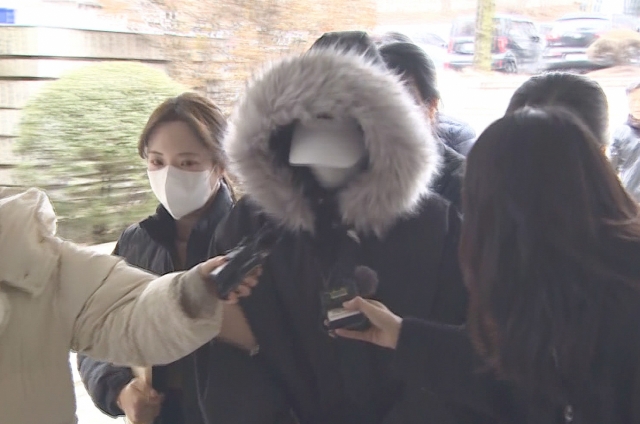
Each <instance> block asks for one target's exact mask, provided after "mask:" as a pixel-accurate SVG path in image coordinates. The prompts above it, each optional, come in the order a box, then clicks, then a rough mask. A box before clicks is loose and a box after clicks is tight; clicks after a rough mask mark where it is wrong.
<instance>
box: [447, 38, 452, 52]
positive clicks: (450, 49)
mask: <svg viewBox="0 0 640 424" xmlns="http://www.w3.org/2000/svg"><path fill="white" fill-rule="evenodd" d="M447 53H453V40H449V48H448V49H447Z"/></svg>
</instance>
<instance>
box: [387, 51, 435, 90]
mask: <svg viewBox="0 0 640 424" xmlns="http://www.w3.org/2000/svg"><path fill="white" fill-rule="evenodd" d="M380 55H381V56H382V59H383V60H384V62H385V64H386V65H387V68H389V69H391V70H392V71H394V72H396V73H397V74H398V75H400V76H402V77H403V78H406V79H408V80H409V82H411V83H412V84H415V86H416V88H417V89H418V91H419V92H420V97H421V98H422V101H424V102H425V103H432V102H435V101H438V100H440V93H439V92H438V88H437V82H436V67H435V64H434V63H433V60H431V58H430V57H429V56H428V55H427V54H426V53H425V52H424V50H422V49H421V48H420V47H418V46H417V45H415V44H413V43H411V42H394V43H389V44H384V45H382V46H381V47H380Z"/></svg>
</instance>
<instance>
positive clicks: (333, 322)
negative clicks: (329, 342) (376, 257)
mask: <svg viewBox="0 0 640 424" xmlns="http://www.w3.org/2000/svg"><path fill="white" fill-rule="evenodd" d="M336 280H337V281H336ZM336 280H334V282H333V284H332V285H331V287H335V288H334V289H331V290H328V291H325V292H324V293H323V294H322V307H323V310H324V315H325V318H326V320H325V327H326V328H327V329H328V330H335V329H338V328H345V329H348V330H359V331H362V330H366V329H367V328H368V327H369V325H370V323H369V320H367V318H366V317H365V316H364V315H363V314H362V313H361V312H358V311H348V310H346V309H344V308H343V306H342V304H343V303H344V302H347V301H349V300H351V299H353V298H355V297H357V296H362V297H371V296H373V295H374V294H375V293H376V290H377V289H378V274H377V273H376V272H375V271H374V270H373V269H371V268H369V267H367V266H362V265H361V266H357V267H355V269H354V270H353V273H352V275H351V276H344V275H342V276H339V277H337V278H336Z"/></svg>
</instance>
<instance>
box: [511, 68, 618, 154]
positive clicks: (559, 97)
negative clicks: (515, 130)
mask: <svg viewBox="0 0 640 424" xmlns="http://www.w3.org/2000/svg"><path fill="white" fill-rule="evenodd" d="M527 106H530V107H544V106H560V107H564V108H567V109H569V110H570V111H571V112H573V113H574V114H575V115H576V116H577V117H578V118H580V119H582V120H583V121H584V123H585V124H586V125H587V127H588V128H589V129H590V130H591V131H592V132H593V134H594V135H595V136H596V139H597V141H598V144H599V146H600V147H604V146H606V145H607V144H608V138H609V137H608V127H609V105H608V103H607V96H606V95H605V93H604V91H603V90H602V87H600V84H598V83H597V82H595V81H594V80H592V79H590V78H587V77H585V76H582V75H575V74H569V73H563V72H550V73H548V74H543V75H537V76H534V77H532V78H530V79H529V80H528V81H526V82H525V83H524V84H522V85H521V86H520V88H518V89H517V90H516V92H515V93H514V94H513V96H512V97H511V101H510V102H509V107H508V108H507V114H509V113H513V112H515V111H517V110H519V109H521V108H523V107H527Z"/></svg>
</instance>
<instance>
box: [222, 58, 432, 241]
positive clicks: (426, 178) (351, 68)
mask: <svg viewBox="0 0 640 424" xmlns="http://www.w3.org/2000/svg"><path fill="white" fill-rule="evenodd" d="M321 116H333V117H350V118H355V119H356V120H357V121H358V122H359V124H360V126H361V128H362V130H363V133H364V140H365V146H366V148H367V151H368V159H369V164H368V167H367V168H366V169H365V170H364V171H362V172H361V173H360V174H359V175H357V176H356V177H355V178H354V179H353V180H351V181H350V182H349V183H348V184H347V186H345V187H344V188H343V189H341V190H340V192H339V193H338V208H339V211H340V214H341V218H342V221H343V223H344V224H346V225H349V226H353V227H354V228H355V229H356V230H358V231H359V232H363V233H375V234H377V235H378V236H380V235H382V234H383V233H384V232H385V230H387V229H388V228H389V227H390V226H391V225H393V223H394V222H396V220H397V219H398V218H400V217H402V216H404V215H406V214H410V213H412V212H413V211H414V210H415V209H416V207H417V205H418V203H419V201H420V199H421V198H422V197H423V196H425V195H428V194H429V185H430V182H431V180H432V178H433V177H434V175H435V174H436V173H437V170H438V166H439V162H440V154H439V149H438V145H437V143H438V142H437V141H436V140H435V138H434V136H433V132H432V129H431V128H430V127H429V124H428V122H427V120H426V119H425V117H424V114H423V112H422V110H421V109H420V107H419V106H418V105H416V104H415V103H414V101H413V99H412V97H411V95H410V94H409V93H408V91H407V90H406V89H405V88H404V85H403V84H402V82H401V81H400V80H399V78H398V77H397V76H395V75H394V74H392V73H391V72H389V71H387V70H386V69H383V68H382V67H381V66H380V65H375V64H372V63H371V62H369V61H368V59H366V58H364V57H363V56H361V55H358V54H355V53H350V52H344V51H336V50H332V49H319V50H311V51H309V52H307V53H305V54H303V55H301V56H296V57H291V58H287V59H284V60H282V61H280V62H278V63H276V64H274V65H272V66H271V67H270V68H269V69H267V70H266V71H265V72H263V73H262V74H261V75H259V76H258V77H257V78H256V79H255V80H254V81H253V82H252V83H250V84H249V86H248V88H247V90H246V92H245V95H244V97H243V98H242V99H241V100H240V102H239V104H238V106H237V108H236V110H235V112H234V114H233V115H232V117H231V120H230V125H229V130H228V133H227V136H226V138H225V148H226V150H227V152H228V154H229V156H230V159H231V163H232V167H233V171H234V172H235V174H236V175H237V177H238V178H239V179H240V182H241V183H242V184H243V189H244V191H245V192H246V193H247V194H248V195H249V196H250V197H251V199H252V200H253V201H254V202H255V203H257V204H258V206H260V207H261V209H262V210H263V211H264V212H265V213H266V214H267V215H269V216H271V217H272V218H273V219H275V220H276V221H278V222H279V223H280V224H282V225H283V226H284V227H286V228H288V229H289V230H293V231H300V230H302V231H309V232H313V231H314V228H315V216H314V212H313V208H312V207H311V204H310V202H309V199H308V198H307V197H306V195H305V193H306V192H305V190H304V188H303V186H302V184H301V183H300V182H299V180H298V179H296V178H295V175H294V171H293V168H292V167H290V166H288V164H287V162H286V161H283V160H282V158H278V155H277V154H276V150H277V148H279V147H281V146H280V145H277V144H278V143H284V144H288V145H290V143H291V131H289V132H288V133H287V132H286V131H285V135H284V136H282V134H280V135H277V134H278V133H282V131H281V130H282V129H283V128H287V127H289V128H291V127H292V124H294V123H296V122H302V123H305V122H308V121H310V120H314V119H317V118H318V117H321Z"/></svg>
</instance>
